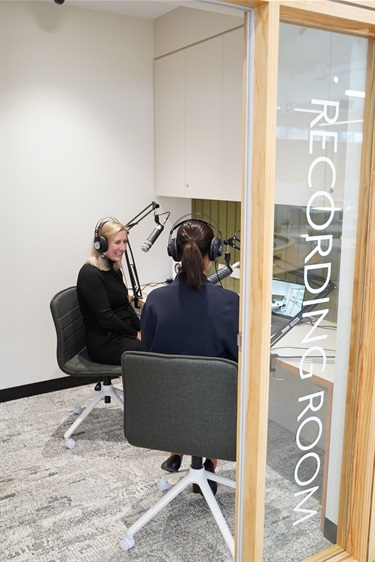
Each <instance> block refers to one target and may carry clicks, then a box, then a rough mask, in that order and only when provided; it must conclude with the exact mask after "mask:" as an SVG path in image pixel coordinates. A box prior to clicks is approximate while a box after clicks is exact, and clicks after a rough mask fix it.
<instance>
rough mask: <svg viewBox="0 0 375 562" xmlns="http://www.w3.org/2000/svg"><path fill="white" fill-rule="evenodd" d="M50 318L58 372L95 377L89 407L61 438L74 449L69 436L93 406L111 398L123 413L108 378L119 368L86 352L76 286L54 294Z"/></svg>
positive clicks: (118, 395) (119, 395) (118, 392)
mask: <svg viewBox="0 0 375 562" xmlns="http://www.w3.org/2000/svg"><path fill="white" fill-rule="evenodd" d="M50 308H51V313H52V318H53V321H54V324H55V328H56V335H57V363H58V365H59V367H60V369H61V370H62V371H63V372H64V373H66V374H67V375H71V376H79V377H86V378H87V377H89V378H90V379H93V378H97V380H98V381H99V382H98V384H97V385H96V387H95V393H94V396H93V398H92V400H91V401H90V403H89V405H88V406H87V407H86V408H85V409H84V410H83V411H82V412H81V408H77V407H75V408H74V410H73V411H74V413H77V414H80V415H79V417H78V418H77V419H76V420H75V422H74V423H73V424H72V425H71V426H70V428H69V429H68V430H67V431H66V433H65V435H64V442H65V447H67V448H68V449H73V447H74V446H75V441H74V439H72V437H71V436H72V434H73V433H74V431H76V429H78V427H79V426H80V425H81V423H82V422H83V420H84V419H85V418H87V416H88V415H89V414H90V412H91V411H92V410H93V409H94V408H95V406H96V405H97V404H98V403H99V402H100V400H102V399H104V402H105V403H109V402H110V401H111V398H113V399H114V400H115V402H116V403H117V404H118V405H119V406H120V408H121V409H122V410H124V403H123V400H122V395H123V392H122V390H119V389H117V388H114V387H113V386H112V382H111V379H112V378H114V377H119V376H120V374H121V367H120V365H102V364H100V363H95V362H94V361H92V360H91V359H90V357H89V355H88V353H87V350H86V335H85V326H84V323H83V317H82V314H81V309H80V307H79V304H78V298H77V290H76V287H70V288H68V289H64V290H63V291H60V292H59V293H57V294H56V295H55V296H54V297H53V299H52V300H51V303H50Z"/></svg>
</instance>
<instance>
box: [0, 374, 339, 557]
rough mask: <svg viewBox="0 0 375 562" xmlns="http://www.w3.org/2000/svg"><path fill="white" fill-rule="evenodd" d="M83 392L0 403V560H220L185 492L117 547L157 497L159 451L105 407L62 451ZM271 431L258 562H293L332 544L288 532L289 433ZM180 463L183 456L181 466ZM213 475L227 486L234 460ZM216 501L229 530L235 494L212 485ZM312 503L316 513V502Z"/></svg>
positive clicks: (192, 497) (203, 508)
mask: <svg viewBox="0 0 375 562" xmlns="http://www.w3.org/2000/svg"><path fill="white" fill-rule="evenodd" d="M116 384H119V383H116ZM91 390H92V385H88V386H83V387H76V388H72V389H66V390H61V391H58V392H52V393H49V394H44V395H40V396H33V397H30V398H23V399H21V400H15V401H12V402H6V403H4V404H1V408H0V409H1V420H0V431H1V434H0V435H1V477H0V513H1V520H0V551H1V555H0V556H1V560H2V562H8V561H15V562H29V561H32V560H35V561H37V562H81V561H82V562H127V561H129V562H201V561H203V560H204V561H206V562H213V561H223V560H225V559H226V558H228V557H229V551H228V549H227V547H226V544H225V541H224V539H223V538H222V536H221V533H220V531H219V529H218V527H217V525H216V523H215V521H214V519H213V517H212V515H211V512H210V510H209V508H208V506H207V505H206V503H205V501H204V499H203V498H202V497H201V496H200V495H199V494H193V493H192V492H191V490H189V489H187V490H185V491H184V492H183V493H182V494H181V495H180V496H178V497H177V498H175V499H174V500H173V501H172V503H170V504H169V505H168V506H167V507H166V508H165V509H164V510H163V511H162V512H160V513H159V514H158V515H157V516H156V517H155V518H154V519H153V520H152V521H150V522H149V523H148V524H147V525H146V526H145V527H144V528H143V529H141V530H140V531H139V532H138V533H137V534H136V535H135V541H136V546H135V548H134V549H132V550H131V551H129V552H123V551H121V550H120V548H119V540H120V538H121V537H122V536H123V535H124V534H126V528H127V526H130V525H131V524H132V523H134V522H135V521H136V520H137V518H138V517H140V516H141V515H142V514H143V513H144V512H145V511H146V510H147V509H148V508H149V507H150V506H152V505H153V504H154V503H155V502H156V501H157V500H158V499H159V497H160V494H161V492H159V490H158V489H157V486H156V483H157V481H158V479H159V478H160V476H161V475H162V471H161V470H160V464H161V462H162V461H163V460H164V459H165V458H166V454H165V453H164V452H160V451H150V450H146V449H139V448H135V447H132V446H131V445H129V444H128V443H127V441H126V440H125V438H124V434H123V415H122V412H121V411H120V409H119V408H118V407H117V406H115V405H113V404H110V405H104V404H103V403H101V404H100V405H99V406H98V407H97V408H96V409H95V410H94V411H93V412H92V413H91V414H90V416H89V417H88V418H87V419H86V420H85V421H84V422H83V424H82V425H81V426H80V428H79V429H78V431H77V432H76V433H75V434H74V438H75V440H76V447H75V448H74V449H72V450H68V449H66V448H65V447H64V443H63V434H64V432H65V431H66V430H67V428H68V427H69V426H70V425H71V423H73V421H74V419H75V416H74V415H73V414H72V413H71V410H72V406H73V405H75V404H79V403H81V405H82V406H84V405H86V404H87V403H88V399H89V395H90V393H91ZM269 432H270V436H271V439H270V443H272V442H277V443H278V444H279V446H278V447H277V448H275V451H274V452H273V451H272V446H271V445H270V449H269V452H268V458H269V459H272V462H269V463H268V464H269V466H268V467H267V492H266V525H265V537H264V544H265V553H264V562H275V561H276V560H277V561H282V562H298V561H300V560H303V559H304V558H306V557H307V556H308V555H310V554H313V553H314V552H317V551H319V550H322V549H324V548H326V547H327V546H329V545H330V543H329V542H328V541H326V540H325V539H324V538H323V537H322V535H321V533H320V530H319V525H318V524H317V523H316V522H315V524H312V523H311V521H310V522H309V525H308V530H309V532H308V533H307V532H306V527H303V526H302V525H301V526H299V525H298V526H294V527H293V520H294V519H295V513H294V512H293V507H294V506H295V498H294V493H295V491H296V487H295V484H294V483H293V480H292V478H291V477H290V473H291V472H290V471H291V467H292V466H293V459H291V458H290V455H291V454H292V447H291V441H292V439H293V436H292V435H291V434H289V435H288V432H285V430H283V429H282V428H280V427H279V426H276V424H270V429H269ZM282 443H283V446H280V444H282ZM287 449H288V451H289V453H288V455H285V451H286V450H287ZM273 455H274V457H276V456H277V457H278V458H274V457H273ZM286 456H289V461H288V462H287V461H286V459H285V457H286ZM280 457H281V458H280ZM188 463H189V459H188V458H184V461H183V467H187V466H188ZM218 472H219V473H221V474H223V475H225V476H228V477H229V478H232V479H235V463H230V462H223V461H219V464H218ZM283 472H284V474H283ZM217 500H218V502H219V505H220V507H221V509H222V511H223V514H224V516H225V518H226V520H227V522H228V525H229V528H230V530H231V531H232V532H233V530H234V529H233V527H234V510H235V496H234V491H233V490H230V489H228V488H225V487H223V486H219V488H218V493H217ZM313 501H314V506H315V509H316V510H317V513H319V512H320V509H321V508H320V500H319V498H318V497H316V498H313ZM317 519H319V517H317ZM251 562H253V561H251Z"/></svg>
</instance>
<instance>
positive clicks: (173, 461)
mask: <svg viewBox="0 0 375 562" xmlns="http://www.w3.org/2000/svg"><path fill="white" fill-rule="evenodd" d="M181 460H182V457H180V455H171V456H170V457H169V458H168V459H167V460H166V461H164V462H163V463H162V465H161V468H162V469H163V470H165V471H166V472H178V471H179V470H180V466H181Z"/></svg>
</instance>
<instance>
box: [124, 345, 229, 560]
mask: <svg viewBox="0 0 375 562" xmlns="http://www.w3.org/2000/svg"><path fill="white" fill-rule="evenodd" d="M125 373H126V376H125ZM122 376H123V384H124V402H125V408H124V433H125V437H126V439H127V440H128V442H129V443H130V444H131V445H134V446H136V447H144V448H147V449H154V450H160V451H166V452H167V451H175V452H182V453H184V454H185V455H191V456H192V462H191V466H190V467H189V469H188V470H181V471H179V472H177V473H173V474H168V476H165V477H164V478H163V479H162V480H161V481H160V482H159V483H158V488H159V489H160V490H164V489H168V487H169V485H168V484H169V483H168V480H170V479H171V478H172V479H173V478H175V477H177V478H178V477H179V476H182V478H181V479H180V480H179V481H178V482H177V483H175V484H174V485H173V486H172V487H171V489H170V490H169V491H168V492H167V493H166V494H165V495H164V496H163V497H162V498H161V499H159V501H158V502H157V503H156V504H155V505H154V506H152V507H151V508H150V509H149V510H148V511H147V512H146V513H144V514H143V515H142V516H141V517H140V519H138V521H136V522H135V523H133V525H132V526H131V527H130V528H129V529H128V531H127V534H126V535H125V536H124V537H123V538H122V539H121V540H120V547H121V548H122V549H123V550H125V551H126V550H129V549H130V548H132V547H133V546H134V544H135V542H134V538H133V535H134V534H135V533H136V532H138V531H139V530H140V529H141V528H142V527H143V526H144V525H145V524H146V523H148V522H149V521H150V520H151V519H152V518H153V517H154V516H155V515H156V514H157V513H158V512H159V511H160V510H161V509H163V508H164V507H165V506H166V505H167V504H169V502H171V501H172V500H173V499H174V498H175V497H176V496H177V495H178V494H179V493H180V492H182V491H183V490H184V489H185V488H186V487H187V486H189V485H190V484H193V490H194V488H195V489H196V485H198V486H199V488H200V490H201V492H202V494H203V496H204V498H205V499H206V501H207V504H208V506H209V508H210V510H211V512H212V514H213V516H214V518H215V520H216V522H217V524H218V526H219V529H220V531H221V533H222V535H223V537H224V539H225V541H226V544H227V546H228V548H229V550H230V553H231V555H232V556H233V552H234V539H233V537H232V535H231V532H230V530H229V528H228V525H227V523H226V521H225V519H224V516H223V514H222V512H221V510H220V508H219V505H218V503H217V501H216V499H215V496H214V494H213V493H212V491H211V488H210V486H209V484H208V482H207V480H214V481H216V482H218V483H219V484H223V485H225V486H229V487H231V488H235V485H236V484H235V482H234V481H233V480H230V479H229V478H226V477H223V476H220V475H219V474H216V473H215V474H214V473H212V472H208V471H206V470H205V468H204V465H203V464H202V457H210V458H217V459H222V460H230V461H235V460H236V424H237V421H236V420H237V363H234V362H233V361H229V360H227V359H217V358H210V357H191V356H181V355H166V354H159V353H151V352H149V353H146V352H142V351H127V352H125V353H124V354H123V356H122ZM155 468H156V469H157V468H158V467H155Z"/></svg>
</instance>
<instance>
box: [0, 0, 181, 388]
mask: <svg viewBox="0 0 375 562" xmlns="http://www.w3.org/2000/svg"><path fill="white" fill-rule="evenodd" d="M152 25H153V24H152V22H150V21H143V20H137V19H134V18H126V17H123V16H118V15H112V14H106V13H101V12H94V11H92V12H91V11H88V10H84V11H83V10H79V9H76V8H70V7H69V6H67V5H64V6H63V7H61V6H57V5H56V4H54V3H53V2H52V1H51V2H37V1H33V2H14V1H2V2H1V50H2V58H1V100H2V101H1V103H2V105H1V140H2V143H1V197H2V210H1V213H2V215H1V235H2V247H1V252H2V253H1V267H2V271H1V318H2V326H1V374H0V377H1V380H0V388H2V389H4V388H9V387H16V386H19V385H24V384H29V383H33V382H39V381H43V380H49V379H53V378H57V377H60V376H62V373H61V371H59V369H58V367H57V365H56V358H55V349H56V337H55V332H54V327H53V323H52V319H51V315H50V311H49V302H50V299H51V297H52V296H53V295H54V294H55V293H56V292H57V291H59V290H61V289H63V288H65V287H68V286H70V285H74V284H75V282H76V278H77V272H78V270H79V268H80V267H81V265H82V263H83V262H84V260H85V259H86V258H87V257H88V254H89V250H90V244H91V241H92V236H93V231H94V227H95V224H96V222H97V221H98V220H99V219H100V218H101V217H103V216H107V215H110V216H115V217H117V218H118V219H120V220H122V221H124V222H128V221H129V220H130V219H132V218H133V217H134V216H135V215H136V214H138V212H140V211H141V210H142V209H143V208H144V207H146V206H147V205H148V204H149V203H151V201H153V200H156V199H155V195H154V160H153V158H154V156H153V151H154V137H153V27H152ZM159 203H160V205H161V210H162V211H163V210H165V211H171V222H173V221H174V220H175V219H176V218H178V217H179V216H180V215H182V214H184V213H185V212H188V211H189V208H190V201H188V200H172V199H164V200H159ZM169 224H171V223H169ZM167 226H168V225H167ZM153 227H154V221H153V217H152V215H150V216H149V217H147V218H146V219H144V220H143V221H142V222H141V223H140V224H139V225H138V226H136V227H134V228H133V229H132V230H131V233H130V241H131V245H132V249H133V253H134V257H135V262H136V266H137V270H138V275H139V279H140V282H141V284H144V283H147V282H151V281H162V280H165V279H166V278H167V277H170V276H171V260H170V258H168V257H167V253H166V245H167V236H168V230H169V229H168V228H166V229H165V231H164V232H163V234H162V236H161V237H160V238H159V240H158V241H157V243H156V244H155V245H154V247H153V248H152V249H151V250H150V252H148V253H147V254H145V253H144V252H142V251H141V244H142V242H143V241H144V240H145V238H147V236H148V235H149V234H150V232H151V231H152V230H153Z"/></svg>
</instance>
